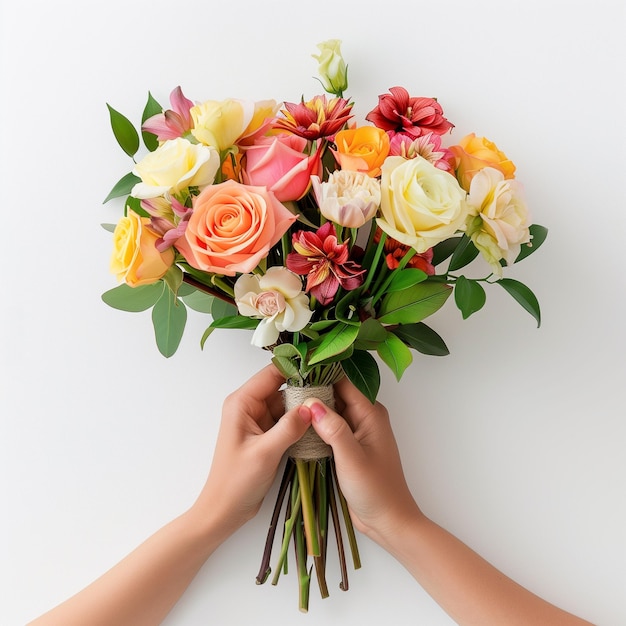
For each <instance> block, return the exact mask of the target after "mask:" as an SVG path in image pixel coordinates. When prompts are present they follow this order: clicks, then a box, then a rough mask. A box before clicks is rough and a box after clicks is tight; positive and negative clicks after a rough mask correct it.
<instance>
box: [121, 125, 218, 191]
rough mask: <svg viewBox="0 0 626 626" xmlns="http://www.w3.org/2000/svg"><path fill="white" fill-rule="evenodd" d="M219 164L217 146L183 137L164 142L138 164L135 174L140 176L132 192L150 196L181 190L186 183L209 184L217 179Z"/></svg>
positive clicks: (197, 185)
mask: <svg viewBox="0 0 626 626" xmlns="http://www.w3.org/2000/svg"><path fill="white" fill-rule="evenodd" d="M219 166H220V159H219V155H218V154H217V152H216V150H215V149H214V148H209V147H207V146H200V145H197V144H192V143H191V142H189V141H187V139H183V138H181V137H179V138H177V139H170V140H168V141H165V142H164V143H163V144H161V145H160V146H159V147H158V148H157V149H156V150H155V151H154V152H149V153H148V154H147V155H146V156H145V157H144V158H143V159H141V161H139V163H137V164H136V165H135V168H134V169H133V174H135V176H139V178H141V182H140V183H137V184H136V185H135V186H134V187H133V189H132V191H131V195H132V196H134V197H135V198H141V199H142V200H147V199H149V198H156V197H158V196H162V195H164V194H166V193H174V194H175V193H179V192H180V191H182V190H183V189H185V188H186V187H192V186H193V187H200V188H202V187H206V186H207V185H210V184H211V183H212V182H213V180H214V179H215V174H216V172H217V169H218V168H219Z"/></svg>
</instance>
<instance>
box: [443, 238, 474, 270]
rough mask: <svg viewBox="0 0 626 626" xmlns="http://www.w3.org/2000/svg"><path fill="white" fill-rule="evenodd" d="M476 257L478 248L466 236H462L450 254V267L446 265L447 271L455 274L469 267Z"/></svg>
mask: <svg viewBox="0 0 626 626" xmlns="http://www.w3.org/2000/svg"><path fill="white" fill-rule="evenodd" d="M477 256H478V248H477V247H476V246H475V245H474V243H473V242H472V240H471V239H470V238H469V237H468V236H467V235H463V236H462V237H461V241H460V242H459V244H458V245H457V247H456V248H455V250H454V253H453V254H452V258H451V259H450V265H448V271H449V272H455V271H456V270H459V269H461V268H462V267H465V266H466V265H469V264H470V263H471V262H472V261H473V260H474V259H475V258H476V257H477Z"/></svg>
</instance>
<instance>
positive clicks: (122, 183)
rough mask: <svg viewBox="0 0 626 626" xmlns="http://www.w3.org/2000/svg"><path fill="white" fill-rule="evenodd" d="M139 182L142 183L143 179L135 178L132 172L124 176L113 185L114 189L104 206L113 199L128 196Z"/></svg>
mask: <svg viewBox="0 0 626 626" xmlns="http://www.w3.org/2000/svg"><path fill="white" fill-rule="evenodd" d="M138 182H141V178H139V177H138V176H135V175H134V174H133V173H132V172H128V174H126V175H125V176H122V178H120V179H119V180H118V181H117V182H116V183H115V185H113V189H111V191H109V195H108V196H107V197H106V198H105V199H104V201H103V202H102V204H106V203H107V202H108V201H109V200H113V198H121V197H122V196H127V195H128V194H129V193H130V192H131V191H132V189H133V187H134V186H135V185H136V184H137V183H138Z"/></svg>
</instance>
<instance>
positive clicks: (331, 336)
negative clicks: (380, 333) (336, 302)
mask: <svg viewBox="0 0 626 626" xmlns="http://www.w3.org/2000/svg"><path fill="white" fill-rule="evenodd" d="M358 334H359V327H358V326H354V325H353V324H344V323H343V322H340V323H338V324H337V325H336V326H334V327H333V328H332V329H331V330H330V331H329V332H328V333H326V334H325V335H323V336H322V341H321V342H320V344H319V346H318V347H317V348H316V349H315V350H314V351H313V353H312V354H311V356H310V357H309V363H308V364H309V365H315V363H320V362H321V361H325V360H326V359H329V358H331V357H333V356H336V355H337V354H341V353H342V352H345V351H346V350H347V349H348V347H349V346H351V345H352V344H353V343H354V340H355V339H356V337H357V335H358Z"/></svg>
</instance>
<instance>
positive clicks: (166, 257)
mask: <svg viewBox="0 0 626 626" xmlns="http://www.w3.org/2000/svg"><path fill="white" fill-rule="evenodd" d="M149 224H150V220H149V219H148V218H147V217H139V215H137V214H136V213H135V212H133V211H130V210H129V211H128V214H127V215H126V217H123V218H122V219H120V221H119V222H118V223H117V226H116V227H115V231H114V232H113V253H112V254H111V262H110V269H111V272H112V273H113V274H115V275H116V276H117V279H118V280H119V281H120V282H122V281H124V282H125V283H126V284H127V285H129V286H130V287H138V286H139V285H149V284H151V283H155V282H156V281H157V280H159V279H160V278H162V277H163V276H164V275H165V273H166V272H167V270H168V269H169V268H170V266H171V265H172V264H173V263H174V250H172V248H168V249H167V250H165V251H164V252H159V251H158V250H157V248H156V241H157V239H159V237H160V235H158V234H157V233H155V232H154V231H153V230H151V229H150V228H149Z"/></svg>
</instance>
